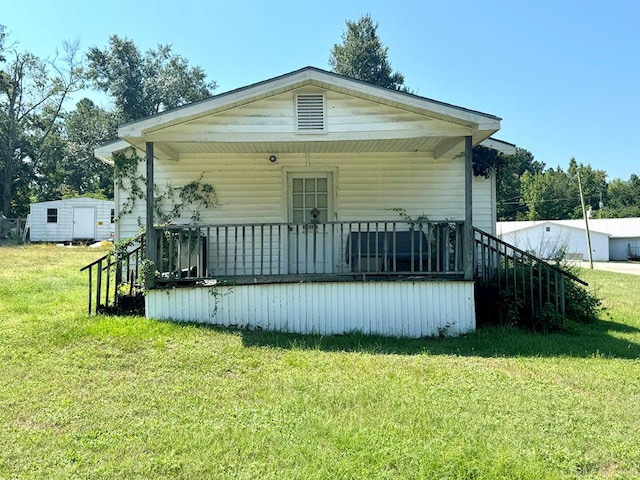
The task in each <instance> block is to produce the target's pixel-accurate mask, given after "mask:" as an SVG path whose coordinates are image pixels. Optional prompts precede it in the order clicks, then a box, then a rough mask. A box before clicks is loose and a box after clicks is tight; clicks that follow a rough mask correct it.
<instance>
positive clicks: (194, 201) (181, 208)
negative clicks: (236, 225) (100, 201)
mask: <svg viewBox="0 0 640 480" xmlns="http://www.w3.org/2000/svg"><path fill="white" fill-rule="evenodd" d="M113 161H114V165H115V181H116V185H117V186H118V188H119V189H120V191H127V192H128V195H127V197H126V198H125V199H123V201H122V204H121V206H120V211H119V215H118V216H119V217H120V216H123V215H128V214H131V213H132V212H133V210H134V207H135V205H136V203H137V202H138V200H145V199H146V196H147V195H146V184H147V182H146V178H145V176H144V175H143V174H141V173H140V172H139V167H140V164H141V163H142V162H144V158H142V157H140V156H139V155H138V154H137V153H136V150H135V149H134V148H133V147H131V148H127V149H124V150H121V151H119V152H116V153H114V154H113ZM203 177H204V172H203V173H201V174H200V177H198V179H197V180H194V181H192V182H190V183H187V184H186V185H183V186H182V187H174V186H172V185H171V184H170V183H167V185H166V187H165V188H164V189H161V188H160V187H159V186H158V185H156V184H154V185H153V191H154V202H153V210H154V216H155V223H156V224H158V225H169V224H172V223H174V222H175V220H176V219H178V218H180V217H182V215H183V214H184V213H186V212H189V218H190V220H191V223H197V222H199V221H200V218H201V215H200V209H202V208H216V207H217V206H218V200H217V196H216V191H215V188H214V187H213V185H211V184H210V183H206V182H203V181H202V179H203ZM125 181H127V182H128V185H126V184H125Z"/></svg>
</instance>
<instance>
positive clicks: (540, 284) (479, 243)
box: [474, 228, 588, 317]
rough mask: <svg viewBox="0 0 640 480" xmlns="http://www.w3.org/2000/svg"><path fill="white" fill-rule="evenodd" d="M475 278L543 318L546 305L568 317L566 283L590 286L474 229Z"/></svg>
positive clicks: (560, 269)
mask: <svg viewBox="0 0 640 480" xmlns="http://www.w3.org/2000/svg"><path fill="white" fill-rule="evenodd" d="M474 234H475V245H476V249H475V264H474V267H475V270H474V271H475V278H476V279H477V280H478V281H479V282H480V283H481V284H484V285H492V286H495V287H497V288H498V290H500V291H502V292H508V293H509V294H510V295H513V299H514V300H515V301H516V302H521V304H522V305H523V306H524V307H525V308H527V309H529V312H530V313H531V314H533V315H536V314H540V312H542V310H543V309H544V308H545V306H547V305H551V306H552V307H553V308H554V310H555V311H556V312H557V313H559V314H560V315H562V316H563V317H564V316H565V315H566V298H565V282H566V281H573V282H577V283H580V284H582V285H588V284H587V283H586V282H584V281H583V280H580V279H579V278H578V277H576V276H575V275H572V274H571V273H569V272H567V271H565V270H563V269H562V268H559V267H558V266H556V265H552V264H550V263H547V262H545V261H544V260H541V259H540V258H538V257H536V256H534V255H531V254H530V253H528V252H525V251H524V250H520V249H519V248H516V247H514V246H513V245H510V244H508V243H506V242H504V241H502V240H500V239H499V238H497V237H494V236H493V235H490V234H488V233H486V232H483V231H482V230H479V229H477V228H474Z"/></svg>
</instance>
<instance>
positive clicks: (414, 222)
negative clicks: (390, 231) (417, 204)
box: [387, 208, 429, 230]
mask: <svg viewBox="0 0 640 480" xmlns="http://www.w3.org/2000/svg"><path fill="white" fill-rule="evenodd" d="M387 210H391V211H392V212H396V213H397V214H398V215H400V218H402V219H403V220H404V221H405V222H407V223H408V224H409V228H410V229H411V230H413V229H414V228H415V227H416V226H418V229H421V228H422V225H423V224H425V223H428V222H429V217H427V216H426V215H424V214H423V215H419V216H417V217H416V218H413V217H411V216H410V215H409V214H408V213H407V210H406V209H405V208H389V209H387Z"/></svg>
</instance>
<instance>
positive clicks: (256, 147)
mask: <svg viewBox="0 0 640 480" xmlns="http://www.w3.org/2000/svg"><path fill="white" fill-rule="evenodd" d="M307 88H312V89H321V90H324V91H329V92H334V93H335V94H341V95H347V96H349V97H352V98H354V99H360V100H363V101H367V102H372V103H374V104H377V105H379V106H381V108H392V109H396V110H397V111H401V112H405V113H407V114H409V115H414V116H416V117H417V118H422V119H424V120H425V121H428V122H431V123H432V124H434V125H436V126H437V127H438V128H436V129H434V130H433V131H428V130H425V129H424V128H414V127H407V128H404V129H402V128H400V129H398V128H394V129H393V130H385V131H380V130H376V131H358V132H349V133H346V134H345V133H336V132H328V134H327V135H302V136H300V135H298V136H296V135H293V134H284V133H279V134H273V133H262V134H261V133H260V132H252V133H251V135H248V134H245V135H219V134H215V133H212V132H211V129H208V128H207V117H209V118H213V117H214V116H216V115H218V114H222V113H224V112H228V111H230V110H232V109H235V108H238V107H242V106H245V105H249V104H251V103H252V102H257V101H260V100H265V99H269V98H272V97H275V96H277V95H280V94H283V93H286V92H294V91H297V90H300V89H307ZM500 120H501V119H500V118H499V117H496V116H494V115H490V114H487V113H482V112H478V111H474V110H470V109H467V108H463V107H459V106H455V105H451V104H447V103H443V102H439V101H436V100H432V99H429V98H425V97H421V96H418V95H414V94H409V93H405V92H399V91H396V90H391V89H388V88H382V87H378V86H375V85H371V84H368V83H365V82H362V81H359V80H355V79H352V78H349V77H345V76H342V75H337V74H335V73H331V72H327V71H324V70H320V69H318V68H314V67H305V68H302V69H300V70H297V71H294V72H291V73H288V74H285V75H282V76H279V77H275V78H272V79H269V80H265V81H263V82H259V83H256V84H253V85H249V86H246V87H242V88H239V89H236V90H232V91H230V92H226V93H223V94H220V95H216V96H213V97H211V98H209V99H206V100H202V101H200V102H195V103H191V104H189V105H185V106H182V107H178V108H175V109H171V110H168V111H165V112H162V113H159V114H156V115H153V116H150V117H147V118H144V119H141V120H138V121H134V122H131V123H128V124H125V125H122V126H121V127H120V128H119V130H118V135H119V136H120V137H121V139H122V140H123V141H124V142H125V143H118V142H116V143H112V144H109V145H107V146H104V147H100V148H98V149H97V150H96V156H98V157H99V158H105V157H107V156H109V157H110V154H111V153H112V152H114V151H117V150H120V149H122V148H123V147H125V146H128V145H132V146H135V147H137V148H139V149H141V150H144V145H145V142H148V141H152V142H154V143H155V155H156V156H157V157H158V158H160V159H163V158H164V159H173V160H177V159H179V157H180V155H181V154H198V153H204V154H208V153H256V154H277V153H339V152H340V153H361V152H423V153H430V154H432V155H433V156H434V157H439V156H441V155H444V154H446V153H448V152H451V151H452V150H454V149H459V150H460V151H463V150H464V146H463V139H464V136H471V137H472V140H473V144H474V145H475V144H477V143H480V142H482V141H484V140H485V139H487V138H488V137H489V136H490V135H492V134H493V133H495V132H496V131H498V130H499V128H500ZM443 126H444V127H445V128H443ZM196 127H197V128H196Z"/></svg>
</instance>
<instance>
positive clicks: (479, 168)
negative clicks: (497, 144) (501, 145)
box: [473, 145, 506, 178]
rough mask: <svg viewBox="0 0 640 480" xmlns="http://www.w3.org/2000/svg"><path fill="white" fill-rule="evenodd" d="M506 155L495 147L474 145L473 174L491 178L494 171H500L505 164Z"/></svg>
mask: <svg viewBox="0 0 640 480" xmlns="http://www.w3.org/2000/svg"><path fill="white" fill-rule="evenodd" d="M505 163H506V162H505V159H504V156H503V155H502V154H501V153H500V152H498V151H497V150H494V149H493V148H488V147H483V146H482V145H476V146H475V147H473V174H474V175H475V176H476V177H484V178H489V175H490V174H491V172H492V171H499V170H500V169H501V168H502V167H504V165H505Z"/></svg>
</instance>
